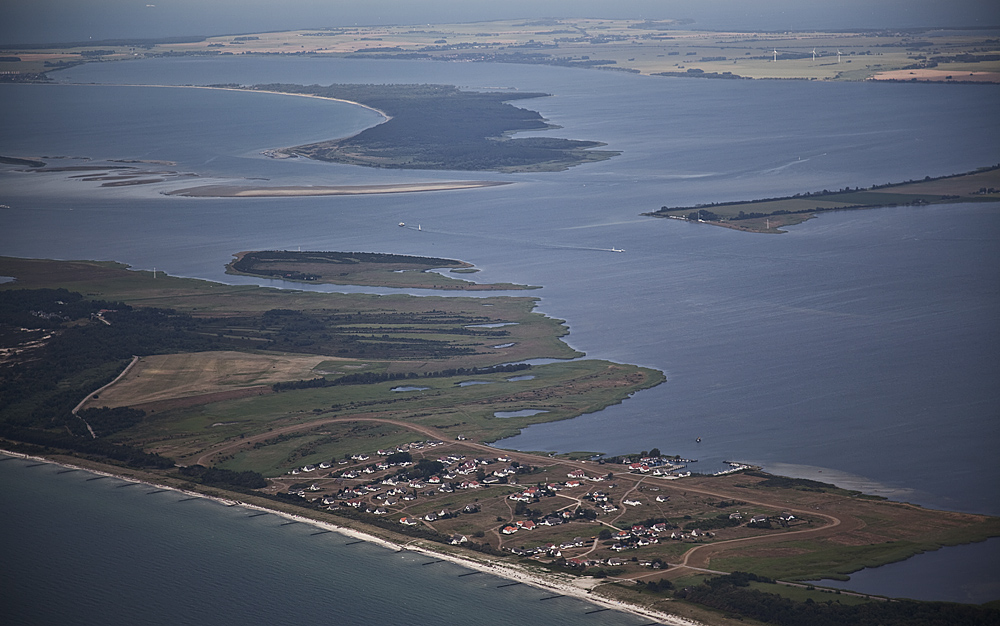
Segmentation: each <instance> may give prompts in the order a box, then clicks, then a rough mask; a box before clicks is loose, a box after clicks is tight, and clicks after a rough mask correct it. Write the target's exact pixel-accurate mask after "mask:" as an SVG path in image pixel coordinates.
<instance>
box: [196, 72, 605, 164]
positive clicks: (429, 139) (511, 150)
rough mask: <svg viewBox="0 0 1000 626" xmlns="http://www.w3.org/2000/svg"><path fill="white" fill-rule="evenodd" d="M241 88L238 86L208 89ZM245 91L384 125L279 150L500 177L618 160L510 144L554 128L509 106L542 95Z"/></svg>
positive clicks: (541, 140) (557, 145) (411, 88)
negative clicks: (346, 111)
mask: <svg viewBox="0 0 1000 626" xmlns="http://www.w3.org/2000/svg"><path fill="white" fill-rule="evenodd" d="M213 86H215V87H227V88H239V85H213ZM247 89H250V90H257V91H274V92H280V93H292V94H307V95H313V96H319V97H323V98H333V99H337V100H346V101H349V102H356V103H358V104H362V105H365V106H368V107H371V108H373V109H376V110H378V111H380V112H382V113H383V114H384V115H385V116H386V117H387V118H388V119H387V120H386V121H385V122H383V123H382V124H379V125H377V126H373V127H372V128H368V129H366V130H363V131H361V132H360V133H358V134H356V135H353V136H351V137H345V138H342V139H332V140H329V141H322V142H318V143H312V144H306V145H302V146H295V147H292V148H285V149H283V150H281V152H282V153H284V154H286V155H296V156H303V157H308V158H311V159H317V160H320V161H331V162H335V163H347V164H351V165H364V166H368V167H385V168H396V169H430V170H470V171H486V170H489V171H498V172H531V171H560V170H564V169H567V168H569V167H572V166H574V165H579V164H581V163H588V162H593V161H603V160H606V159H609V158H611V157H613V156H616V155H617V154H619V153H618V152H613V151H608V150H594V148H598V147H600V146H603V145H604V144H603V143H601V142H598V141H579V140H574V139H558V138H550V137H523V138H512V137H511V135H512V134H514V133H516V132H518V131H538V130H548V129H551V128H553V127H552V126H551V125H549V124H548V123H546V121H545V120H544V119H543V118H542V116H541V115H539V114H538V112H536V111H529V110H528V109H522V108H519V107H515V106H513V105H512V104H509V101H511V100H524V99H529V98H541V97H544V96H547V95H548V94H544V93H533V92H517V91H487V92H473V91H462V90H459V89H457V88H455V87H453V86H450V85H328V86H325V87H324V86H320V85H308V86H303V85H290V84H283V83H280V84H268V85H254V86H252V87H247Z"/></svg>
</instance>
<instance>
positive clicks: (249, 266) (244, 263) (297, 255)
mask: <svg viewBox="0 0 1000 626" xmlns="http://www.w3.org/2000/svg"><path fill="white" fill-rule="evenodd" d="M362 263H373V264H374V263H377V264H393V265H409V266H413V267H414V268H425V269H430V268H439V267H466V264H465V263H463V262H461V261H456V260H454V259H438V258H434V257H421V256H406V255H403V254H387V253H380V252H300V251H295V252H293V251H288V250H261V251H253V252H246V253H244V254H243V256H241V257H240V258H238V259H236V260H235V261H233V262H232V263H230V264H229V267H230V268H232V269H233V270H234V271H236V272H240V273H242V274H253V275H255V276H273V277H278V278H290V279H292V280H306V281H309V280H319V279H320V278H322V277H323V276H322V275H320V274H315V273H311V272H300V271H297V270H295V269H293V268H294V267H295V266H296V265H298V264H309V265H310V266H315V265H316V264H329V265H330V266H331V268H330V269H331V271H333V270H336V269H337V268H338V266H340V267H347V268H349V267H350V266H357V265H360V264H362ZM276 264H277V265H278V267H275V265H276ZM268 265H270V266H271V267H268Z"/></svg>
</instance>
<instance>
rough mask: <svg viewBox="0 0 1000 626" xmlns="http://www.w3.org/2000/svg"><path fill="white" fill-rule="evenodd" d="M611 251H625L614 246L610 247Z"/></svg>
mask: <svg viewBox="0 0 1000 626" xmlns="http://www.w3.org/2000/svg"><path fill="white" fill-rule="evenodd" d="M611 251H612V252H625V248H615V247H614V246H612V247H611Z"/></svg>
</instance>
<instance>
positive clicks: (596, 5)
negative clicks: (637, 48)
mask: <svg viewBox="0 0 1000 626" xmlns="http://www.w3.org/2000/svg"><path fill="white" fill-rule="evenodd" d="M545 17H593V18H617V19H688V20H693V21H694V23H693V24H691V26H690V28H695V29H706V30H722V29H727V30H810V29H828V30H834V29H857V28H921V27H935V26H940V27H990V26H1000V3H989V2H982V1H981V0H957V1H955V2H951V3H947V4H945V3H940V2H937V1H935V0H886V1H879V2H871V1H870V0H844V1H842V2H840V3H832V2H824V3H819V2H808V1H794V0H773V1H769V2H764V3H749V2H744V1H741V0H704V1H698V0H666V1H664V0H620V1H618V2H613V3H612V2H608V1H607V0H576V1H569V0H532V1H529V0H508V1H507V2H504V3H502V4H496V3H485V2H476V1H468V0H465V1H463V0H416V1H411V2H401V1H400V0H372V1H369V2H365V3H364V4H359V3H355V2H343V1H342V0H271V1H266V0H35V1H30V2H29V1H27V0H20V1H17V0H15V1H12V2H7V3H3V5H2V6H0V45H5V44H41V43H66V42H82V41H88V40H93V41H101V40H106V39H118V38H143V39H150V38H159V37H182V36H209V35H224V34H236V33H247V32H260V31H274V30H293V29H299V28H320V27H327V26H353V25H390V24H420V23H437V24H441V23H453V22H475V21H487V20H500V19H520V18H524V19H540V18H545Z"/></svg>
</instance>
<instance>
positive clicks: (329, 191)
mask: <svg viewBox="0 0 1000 626" xmlns="http://www.w3.org/2000/svg"><path fill="white" fill-rule="evenodd" d="M509 184H511V183H508V182H502V181H492V180H466V181H442V182H432V183H397V184H385V185H304V186H288V187H237V186H232V185H201V186H199V187H188V188H185V189H177V190H175V191H170V192H167V195H171V196H186V197H189V198H282V197H298V196H354V195H365V194H379V193H415V192H418V191H453V190H457V189H477V188H479V187H495V186H498V185H509Z"/></svg>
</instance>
